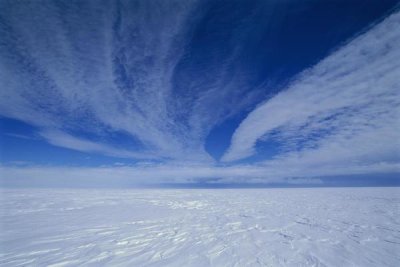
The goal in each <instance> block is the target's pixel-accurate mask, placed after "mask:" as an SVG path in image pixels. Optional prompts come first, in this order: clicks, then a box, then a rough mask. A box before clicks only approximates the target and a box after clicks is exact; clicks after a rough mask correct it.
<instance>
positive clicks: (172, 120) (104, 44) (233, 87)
mask: <svg viewBox="0 0 400 267" xmlns="http://www.w3.org/2000/svg"><path fill="white" fill-rule="evenodd" d="M100 2H101V3H100ZM100 2H98V1H96V2H94V1H85V2H81V1H78V2H74V1H66V2H63V1H61V2H54V1H46V0H39V1H31V2H27V3H24V4H23V5H22V4H20V3H18V2H15V1H2V2H1V3H0V16H1V24H0V34H1V36H2V38H1V40H0V59H1V60H0V87H1V88H2V90H1V92H0V114H1V115H3V116H6V117H10V118H15V119H18V120H22V121H25V122H27V123H30V124H33V125H35V126H38V127H39V128H40V130H41V131H44V132H51V131H55V132H64V133H65V134H69V133H71V132H72V133H73V132H74V131H78V132H82V131H85V132H89V133H93V134H102V135H103V136H106V135H107V134H109V133H110V132H113V131H114V132H123V133H124V134H128V135H130V136H131V138H132V139H134V140H136V141H137V142H140V143H141V144H142V145H143V147H145V148H146V150H147V151H145V152H144V153H147V154H153V155H159V157H161V158H171V159H186V158H188V157H190V158H191V159H192V160H194V161H212V158H211V157H210V156H209V155H208V154H207V152H206V151H205V149H204V142H205V139H206V137H207V134H208V133H209V131H210V130H211V129H212V128H213V127H214V126H215V125H216V124H217V123H219V122H220V121H222V120H223V119H224V118H226V117H227V116H230V115H232V114H234V113H235V112H237V111H238V110H241V109H242V108H243V107H246V106H248V105H249V104H251V103H253V102H254V101H255V96H256V95H257V92H259V91H257V90H255V91H253V92H252V93H249V94H245V93H244V92H245V89H244V86H242V85H243V83H244V82H240V81H241V79H239V78H238V79H232V78H229V80H230V82H226V80H227V76H228V75H231V74H228V73H227V69H228V68H229V65H230V64H229V62H230V61H232V60H234V58H235V55H234V54H232V55H231V54H228V55H226V57H227V58H228V59H226V61H227V62H226V63H225V64H224V65H223V67H221V68H220V70H219V72H218V73H215V71H214V70H213V69H211V70H209V69H207V70H206V72H207V73H209V72H212V75H213V77H214V78H213V81H212V82H210V84H207V85H205V86H202V87H201V88H198V87H196V86H197V85H193V84H191V83H185V82H181V83H180V87H182V90H183V93H182V92H180V93H178V94H176V92H175V90H176V88H175V87H176V84H175V83H176V80H177V78H176V75H177V73H176V72H179V71H178V70H177V68H178V67H177V65H178V63H179V62H181V61H185V57H187V56H188V55H187V54H185V53H187V51H186V50H185V49H186V47H187V46H188V42H190V40H191V38H192V37H191V36H192V34H193V28H194V27H196V20H199V19H201V17H202V15H201V12H203V9H201V8H198V7H199V3H197V1H195V0H193V1H192V0H190V1H167V2H166V1H138V2H136V1H124V0H123V1H100ZM203 4H204V3H203ZM194 14H195V15H194ZM229 60H230V61H229ZM191 71H192V69H190V70H189V71H188V74H190V72H191ZM185 74H186V73H185ZM204 74H205V75H206V73H204ZM191 75H192V76H191V77H192V78H193V79H192V80H196V81H197V83H202V78H200V79H198V78H197V77H196V76H197V74H196V75H195V74H191ZM191 77H186V78H187V79H191ZM242 80H243V79H242ZM197 83H196V84H197ZM191 86H192V87H195V88H191ZM189 90H192V91H193V90H194V91H196V93H192V94H189V96H188V97H184V96H183V95H185V91H189ZM232 92H234V93H232ZM224 99H225V100H227V99H228V100H229V101H223V100H224ZM210 110H212V111H213V112H210ZM44 137H45V138H46V137H47V135H44ZM74 138H75V141H77V137H74ZM48 141H49V142H50V143H53V144H54V143H55V142H54V141H52V140H48ZM80 142H87V141H85V140H80ZM99 145H100V146H102V144H99ZM64 147H65V146H64ZM68 147H69V148H71V149H76V148H78V147H77V146H68ZM91 147H92V146H86V145H83V146H80V147H79V150H80V151H82V150H83V149H86V148H91ZM87 151H88V152H93V151H94V150H93V149H89V150H87ZM95 151H97V152H99V153H102V152H105V151H109V149H95ZM107 154H109V153H107ZM123 154H124V153H123ZM129 155H139V154H138V153H136V154H135V153H131V154H129Z"/></svg>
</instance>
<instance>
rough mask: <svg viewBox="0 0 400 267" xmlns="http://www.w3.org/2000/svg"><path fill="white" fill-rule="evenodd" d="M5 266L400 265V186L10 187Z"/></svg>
mask: <svg viewBox="0 0 400 267" xmlns="http://www.w3.org/2000/svg"><path fill="white" fill-rule="evenodd" d="M1 198H2V199H1V204H0V208H1V211H0V216H1V217H0V219H1V229H0V242H1V243H0V265H1V266H104V265H107V266H400V189H399V188H329V189H321V188H318V189H260V190H242V189H240V190H239V189H237V190H83V189H78V190H69V189H68V190H66V189H65V190H61V189H60V190H53V189H43V190H39V189H18V190H8V189H7V190H2V191H1Z"/></svg>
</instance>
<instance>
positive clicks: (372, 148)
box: [223, 13, 400, 176]
mask: <svg viewBox="0 0 400 267" xmlns="http://www.w3.org/2000/svg"><path fill="white" fill-rule="evenodd" d="M399 28H400V13H395V14H393V15H391V16H390V17H388V18H386V19H385V20H384V21H382V22H381V23H379V24H378V25H375V26H374V27H373V28H371V29H370V30H368V31H367V32H365V33H363V34H361V35H360V36H358V37H357V38H355V39H353V40H352V41H351V42H349V43H347V44H345V45H343V46H342V47H340V48H339V49H338V50H337V51H335V52H333V53H332V54H331V55H330V56H328V57H327V58H326V59H324V60H322V61H321V62H320V63H318V64H317V65H316V66H314V67H312V68H310V69H308V70H306V71H304V72H303V73H302V74H301V75H299V76H298V78H296V79H294V80H293V81H292V82H291V84H290V85H289V86H288V88H287V89H286V90H285V91H282V92H280V93H278V94H277V95H276V96H274V97H272V98H271V99H269V100H268V101H266V102H265V103H264V104H262V105H260V106H259V107H257V108H256V109H255V110H254V111H253V112H251V113H250V114H249V115H248V117H247V118H246V119H245V120H244V121H243V122H242V123H241V124H240V126H239V127H238V129H237V130H236V131H235V133H234V135H233V138H232V142H231V146H230V148H229V150H228V151H227V152H226V154H225V155H224V157H223V160H224V161H234V160H239V159H243V158H246V157H249V156H251V155H253V154H255V153H257V142H268V141H271V140H272V141H277V142H279V143H281V144H283V145H282V148H281V150H282V151H281V154H279V155H277V156H276V157H274V158H273V159H272V160H269V161H266V162H265V163H264V165H265V166H266V167H268V168H269V169H270V170H279V169H291V170H292V174H293V175H299V176H304V175H307V174H308V175H312V173H313V172H317V173H320V174H321V175H322V174H323V175H329V173H331V174H332V175H335V174H346V173H348V174H350V173H354V172H365V173H368V171H373V170H374V169H375V170H376V171H380V172H385V168H387V170H391V171H395V172H399V171H400V169H399V165H398V162H399V161H400V139H399V136H398V133H399V132H400V83H399V77H400V46H399V45H398V44H399V43H400V31H399V30H398V29H399ZM284 172H285V171H284Z"/></svg>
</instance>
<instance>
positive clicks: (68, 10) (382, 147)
mask: <svg viewBox="0 0 400 267" xmlns="http://www.w3.org/2000/svg"><path fill="white" fill-rule="evenodd" d="M0 36H1V38H0V123H1V136H0V141H1V150H0V151H1V154H0V156H1V158H0V160H1V161H0V173H1V182H2V184H3V185H19V186H35V185H37V186H46V185H49V186H57V185H60V186H114V185H118V186H135V185H136V186H138V185H146V186H147V185H173V184H176V185H183V186H185V185H207V186H213V185H215V186H216V187H220V186H221V185H235V186H238V185H241V186H242V185H243V186H251V185H255V186H259V185H288V186H298V185H317V186H320V185H355V184H356V185H388V184H391V185H394V184H399V179H400V177H399V173H400V138H399V134H398V133H399V132H400V79H399V77H400V46H399V45H398V44H399V43H400V13H399V4H398V1H376V0H373V1H356V0H353V1H339V0H333V1H256V0H254V1H244V0H243V1H202V0H199V1H194V0H193V1H192V0H188V1H180V0H178V1H172V0H171V1H161V0H160V1H156V0H155V1H89V0H88V1H7V0H3V1H1V2H0ZM360 177H361V178H360Z"/></svg>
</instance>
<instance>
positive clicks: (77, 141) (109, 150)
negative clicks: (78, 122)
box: [40, 131, 157, 159]
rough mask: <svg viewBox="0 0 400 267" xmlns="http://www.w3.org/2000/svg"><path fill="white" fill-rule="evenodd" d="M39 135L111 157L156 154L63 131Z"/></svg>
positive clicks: (50, 141) (140, 156)
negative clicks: (118, 146) (102, 142)
mask: <svg viewBox="0 0 400 267" xmlns="http://www.w3.org/2000/svg"><path fill="white" fill-rule="evenodd" d="M40 135H41V136H42V137H44V138H45V139H46V140H47V141H48V142H49V143H50V144H52V145H55V146H59V147H64V148H69V149H73V150H77V151H82V152H94V153H100V154H104V155H108V156H113V157H121V158H137V159H153V158H157V156H156V155H151V154H149V153H146V152H141V151H138V152H132V151H128V150H124V149H117V148H114V147H112V146H109V145H106V144H101V143H99V142H93V141H90V140H85V139H82V138H77V137H74V136H72V135H69V134H66V133H64V132H57V131H44V132H41V133H40Z"/></svg>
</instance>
